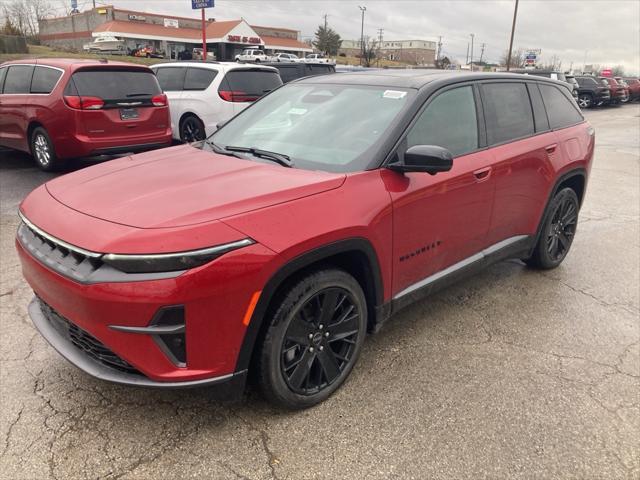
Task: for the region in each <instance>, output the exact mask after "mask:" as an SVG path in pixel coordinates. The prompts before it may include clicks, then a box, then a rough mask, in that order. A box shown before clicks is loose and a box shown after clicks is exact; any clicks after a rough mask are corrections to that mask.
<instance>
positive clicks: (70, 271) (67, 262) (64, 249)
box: [18, 222, 102, 282]
mask: <svg viewBox="0 0 640 480" xmlns="http://www.w3.org/2000/svg"><path fill="white" fill-rule="evenodd" d="M18 239H19V240H20V244H21V245H22V246H23V247H24V248H25V249H26V250H27V251H28V252H29V253H31V255H33V256H34V257H35V258H37V259H38V260H39V261H40V262H42V263H43V264H45V265H46V266H48V267H49V268H51V269H52V270H55V271H56V272H58V273H60V274H61V275H64V276H65V277H68V278H71V279H72V280H76V281H79V282H83V281H85V280H87V278H88V277H89V276H90V275H91V274H92V273H94V272H95V271H96V270H97V269H98V268H100V266H101V265H102V260H100V255H99V254H92V253H91V252H86V253H83V252H84V251H83V250H82V249H80V248H76V247H73V246H71V245H68V244H65V242H62V241H56V239H55V238H53V237H51V236H45V235H42V234H41V233H40V232H38V231H36V230H35V229H33V228H31V227H30V226H29V225H27V224H26V223H24V222H23V223H22V224H20V227H18ZM90 255H95V256H90Z"/></svg>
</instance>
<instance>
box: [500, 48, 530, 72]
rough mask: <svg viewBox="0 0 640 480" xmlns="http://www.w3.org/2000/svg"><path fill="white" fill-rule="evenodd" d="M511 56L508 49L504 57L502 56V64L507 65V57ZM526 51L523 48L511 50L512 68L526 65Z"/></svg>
mask: <svg viewBox="0 0 640 480" xmlns="http://www.w3.org/2000/svg"><path fill="white" fill-rule="evenodd" d="M508 58H509V50H506V51H505V52H504V54H503V55H502V57H500V65H504V66H505V67H506V66H507V59H508ZM524 60H525V52H524V50H523V49H522V48H518V49H516V50H514V51H513V52H511V68H522V67H524Z"/></svg>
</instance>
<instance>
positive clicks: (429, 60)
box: [339, 40, 436, 66]
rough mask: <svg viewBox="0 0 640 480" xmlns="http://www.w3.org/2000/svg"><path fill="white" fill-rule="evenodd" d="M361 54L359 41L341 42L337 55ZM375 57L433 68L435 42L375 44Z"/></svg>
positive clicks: (391, 41)
mask: <svg viewBox="0 0 640 480" xmlns="http://www.w3.org/2000/svg"><path fill="white" fill-rule="evenodd" d="M361 52H362V43H361V42H360V40H343V41H342V46H341V47H340V51H339V53H341V54H345V55H348V56H354V57H355V56H359V55H360V54H361ZM375 52H376V57H379V58H383V59H386V60H395V61H397V62H404V63H412V64H414V65H424V66H434V64H435V61H436V42H433V41H431V40H389V41H383V42H382V43H380V44H378V43H376V49H375Z"/></svg>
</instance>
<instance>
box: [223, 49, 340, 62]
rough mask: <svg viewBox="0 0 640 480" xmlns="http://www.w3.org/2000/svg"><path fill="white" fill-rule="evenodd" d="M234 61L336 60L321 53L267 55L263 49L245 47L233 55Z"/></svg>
mask: <svg viewBox="0 0 640 480" xmlns="http://www.w3.org/2000/svg"><path fill="white" fill-rule="evenodd" d="M235 60H236V62H253V63H261V62H287V63H326V64H330V65H335V64H336V62H335V61H334V60H332V59H330V58H327V57H325V56H324V55H323V54H321V53H310V54H309V55H307V56H306V57H304V58H300V57H298V56H296V55H294V54H292V53H276V54H274V55H267V53H266V52H265V51H264V50H260V49H259V48H246V49H244V50H243V51H242V53H240V54H238V55H236V56H235Z"/></svg>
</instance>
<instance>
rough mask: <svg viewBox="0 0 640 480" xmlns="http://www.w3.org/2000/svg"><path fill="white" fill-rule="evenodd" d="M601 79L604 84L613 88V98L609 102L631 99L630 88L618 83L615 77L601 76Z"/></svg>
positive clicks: (616, 102) (622, 101)
mask: <svg viewBox="0 0 640 480" xmlns="http://www.w3.org/2000/svg"><path fill="white" fill-rule="evenodd" d="M599 79H600V81H601V82H602V83H603V84H604V85H608V86H609V88H610V89H611V100H610V101H609V103H611V104H618V103H625V102H627V101H628V100H629V89H628V88H626V87H625V86H624V85H621V84H620V83H618V81H617V80H616V79H615V78H612V77H599Z"/></svg>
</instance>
